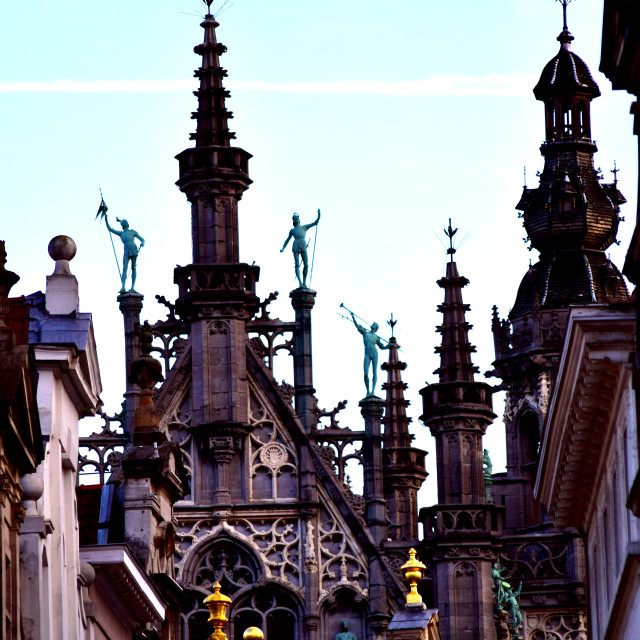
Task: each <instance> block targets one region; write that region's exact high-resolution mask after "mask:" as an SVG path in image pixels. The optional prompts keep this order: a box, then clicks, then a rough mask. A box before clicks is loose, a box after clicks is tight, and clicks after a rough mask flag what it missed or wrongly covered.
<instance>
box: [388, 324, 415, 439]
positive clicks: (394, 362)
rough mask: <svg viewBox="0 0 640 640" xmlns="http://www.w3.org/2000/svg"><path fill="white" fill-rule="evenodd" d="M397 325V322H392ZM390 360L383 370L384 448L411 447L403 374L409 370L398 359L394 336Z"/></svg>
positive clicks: (391, 342) (407, 403)
mask: <svg viewBox="0 0 640 640" xmlns="http://www.w3.org/2000/svg"><path fill="white" fill-rule="evenodd" d="M391 322H392V323H393V324H394V325H395V323H396V321H395V320H393V319H392V320H391ZM389 345H390V347H391V348H390V349H389V360H388V361H387V362H383V363H382V365H381V369H382V370H383V371H386V372H387V381H386V382H385V383H384V384H383V385H382V390H383V391H386V400H385V412H384V418H383V420H382V422H383V424H384V447H385V449H390V448H392V447H409V446H411V441H412V440H413V436H412V435H411V434H410V433H409V423H410V422H411V418H409V417H408V416H407V407H408V406H409V401H408V400H405V398H404V392H405V389H406V388H407V383H406V382H403V381H402V372H403V371H404V370H405V369H406V368H407V364H406V362H401V361H400V359H399V358H398V347H399V345H398V341H397V340H396V338H395V337H394V336H393V335H392V336H391V339H390V340H389Z"/></svg>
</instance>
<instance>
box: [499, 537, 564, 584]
mask: <svg viewBox="0 0 640 640" xmlns="http://www.w3.org/2000/svg"><path fill="white" fill-rule="evenodd" d="M567 554H568V549H567V545H566V544H565V543H564V542H549V543H546V544H545V543H542V542H523V543H522V544H507V545H506V546H505V547H504V551H503V552H502V553H501V554H500V559H499V563H500V565H502V566H503V567H506V569H507V572H506V574H505V575H506V576H508V577H509V578H554V577H556V578H568V577H569V572H568V568H567Z"/></svg>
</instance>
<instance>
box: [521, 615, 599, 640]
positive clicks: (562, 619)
mask: <svg viewBox="0 0 640 640" xmlns="http://www.w3.org/2000/svg"><path fill="white" fill-rule="evenodd" d="M526 627H527V633H526V637H527V638H530V640H587V628H586V615H585V613H584V612H583V611H575V612H571V613H569V612H567V613H561V614H560V613H554V614H547V615H545V614H543V613H527V614H526Z"/></svg>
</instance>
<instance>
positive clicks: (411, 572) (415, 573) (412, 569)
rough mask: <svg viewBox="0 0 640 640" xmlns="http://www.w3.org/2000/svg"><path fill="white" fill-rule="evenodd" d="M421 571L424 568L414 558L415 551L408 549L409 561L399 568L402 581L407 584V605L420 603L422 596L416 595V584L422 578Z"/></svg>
mask: <svg viewBox="0 0 640 640" xmlns="http://www.w3.org/2000/svg"><path fill="white" fill-rule="evenodd" d="M423 569H426V567H425V566H424V564H422V562H420V560H418V559H417V558H416V550H415V549H409V559H408V560H407V561H406V562H405V563H404V564H403V565H402V566H401V567H400V571H402V573H404V579H405V580H406V581H407V582H408V583H409V588H410V591H409V593H407V604H421V603H422V596H421V595H420V594H419V593H418V582H420V578H422V571H423Z"/></svg>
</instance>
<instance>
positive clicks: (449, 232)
mask: <svg viewBox="0 0 640 640" xmlns="http://www.w3.org/2000/svg"><path fill="white" fill-rule="evenodd" d="M456 233H458V230H457V229H453V228H452V227H451V218H449V226H448V227H447V228H446V229H444V235H445V236H447V238H449V248H448V249H447V253H448V254H449V255H450V256H451V261H453V254H454V253H455V252H456V250H455V249H454V248H453V236H455V235H456Z"/></svg>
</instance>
